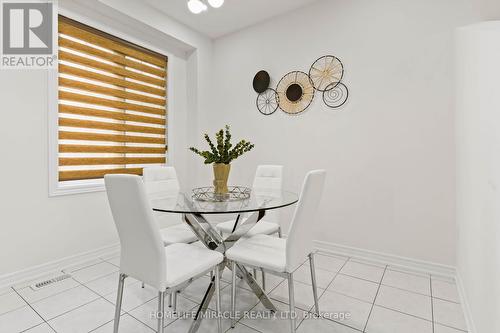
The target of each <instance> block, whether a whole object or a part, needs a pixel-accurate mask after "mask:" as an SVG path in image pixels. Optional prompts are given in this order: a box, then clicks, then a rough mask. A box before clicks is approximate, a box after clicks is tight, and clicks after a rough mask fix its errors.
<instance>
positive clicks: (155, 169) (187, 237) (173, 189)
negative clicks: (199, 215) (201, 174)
mask: <svg viewBox="0 0 500 333" xmlns="http://www.w3.org/2000/svg"><path fill="white" fill-rule="evenodd" d="M142 174H143V176H142V179H143V181H144V184H145V185H146V192H147V195H148V197H149V199H150V200H152V199H154V198H157V197H162V196H163V197H165V196H170V195H176V194H177V193H178V192H179V190H180V185H179V180H178V179H177V173H176V171H175V168H174V167H169V166H151V167H146V168H144V169H143V173H142ZM154 214H155V216H156V219H157V221H158V223H159V224H160V225H161V226H162V229H161V230H160V233H161V236H162V238H163V242H164V243H165V245H170V244H175V243H186V244H190V243H194V242H196V241H197V240H198V238H197V237H196V235H195V234H194V233H193V231H192V230H191V228H190V227H189V226H188V225H187V224H186V223H184V222H183V221H182V220H181V218H180V216H179V215H178V214H168V213H161V212H154Z"/></svg>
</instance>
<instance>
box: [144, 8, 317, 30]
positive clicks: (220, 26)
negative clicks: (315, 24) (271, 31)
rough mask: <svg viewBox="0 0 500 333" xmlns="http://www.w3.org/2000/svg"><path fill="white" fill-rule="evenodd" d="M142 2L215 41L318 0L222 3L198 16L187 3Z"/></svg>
mask: <svg viewBox="0 0 500 333" xmlns="http://www.w3.org/2000/svg"><path fill="white" fill-rule="evenodd" d="M143 1H145V2H147V3H148V4H149V5H151V6H152V7H154V8H156V9H158V10H161V11H162V12H164V13H165V14H167V15H168V16H170V17H171V18H173V19H175V20H177V21H179V22H181V23H183V24H185V25H187V26H188V27H190V28H192V29H194V30H196V31H198V32H200V33H202V34H204V35H207V36H209V37H211V38H218V37H221V36H223V35H226V34H229V33H231V32H235V31H237V30H240V29H243V28H246V27H249V26H252V25H255V24H257V23H259V22H261V21H264V20H267V19H269V18H271V17H274V16H277V15H280V14H282V13H285V12H288V11H291V10H294V9H297V8H300V7H303V6H306V5H308V4H310V3H313V2H316V1H318V0H225V3H224V5H223V6H222V7H220V8H217V9H215V8H211V7H210V6H208V7H209V8H208V10H207V11H205V12H203V13H201V14H197V15H196V14H192V13H191V12H190V11H189V10H188V9H187V0H143ZM203 1H204V2H205V4H207V2H206V0H203ZM207 5H208V4H207Z"/></svg>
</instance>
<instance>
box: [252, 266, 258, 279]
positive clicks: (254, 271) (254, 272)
mask: <svg viewBox="0 0 500 333" xmlns="http://www.w3.org/2000/svg"><path fill="white" fill-rule="evenodd" d="M252 274H253V278H254V279H255V280H257V269H256V268H254V269H253V271H252Z"/></svg>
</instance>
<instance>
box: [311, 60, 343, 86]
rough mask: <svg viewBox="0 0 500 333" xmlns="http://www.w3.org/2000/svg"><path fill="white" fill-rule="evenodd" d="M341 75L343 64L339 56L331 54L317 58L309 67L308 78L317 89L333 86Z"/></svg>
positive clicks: (340, 78)
mask: <svg viewBox="0 0 500 333" xmlns="http://www.w3.org/2000/svg"><path fill="white" fill-rule="evenodd" d="M343 76H344V65H342V62H341V61H340V60H339V58H337V57H335V56H332V55H326V56H323V57H321V58H318V59H317V60H316V61H315V62H314V63H313V64H312V65H311V68H309V79H310V80H311V83H312V85H313V86H314V89H316V90H318V91H327V90H330V89H333V88H335V87H336V86H337V84H339V82H340V81H341V80H342V77H343Z"/></svg>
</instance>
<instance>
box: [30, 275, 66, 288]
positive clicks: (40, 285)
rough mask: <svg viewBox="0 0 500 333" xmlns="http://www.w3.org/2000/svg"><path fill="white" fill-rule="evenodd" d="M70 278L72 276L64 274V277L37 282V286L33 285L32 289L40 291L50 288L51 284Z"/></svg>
mask: <svg viewBox="0 0 500 333" xmlns="http://www.w3.org/2000/svg"><path fill="white" fill-rule="evenodd" d="M70 277H71V275H69V274H63V275H59V276H56V277H54V278H52V279H48V280H44V281H40V282H37V283H35V284H32V285H31V286H30V287H31V289H33V290H39V289H42V288H44V287H47V286H50V285H51V284H54V283H57V282H59V281H62V280H66V279H69V278H70Z"/></svg>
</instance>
